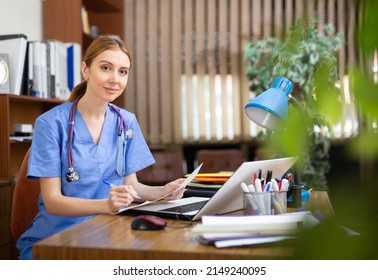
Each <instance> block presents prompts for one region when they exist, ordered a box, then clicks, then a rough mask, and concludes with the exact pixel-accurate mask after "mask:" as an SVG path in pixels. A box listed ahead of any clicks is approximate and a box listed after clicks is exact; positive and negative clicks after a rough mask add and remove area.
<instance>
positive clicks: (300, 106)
mask: <svg viewBox="0 0 378 280" xmlns="http://www.w3.org/2000/svg"><path fill="white" fill-rule="evenodd" d="M287 97H288V98H289V101H290V100H292V101H293V103H294V104H295V105H296V106H297V107H298V108H299V110H301V111H302V112H303V113H304V109H303V107H302V105H301V103H299V101H298V99H296V98H295V97H294V96H292V95H291V94H289V95H288V96H287Z"/></svg>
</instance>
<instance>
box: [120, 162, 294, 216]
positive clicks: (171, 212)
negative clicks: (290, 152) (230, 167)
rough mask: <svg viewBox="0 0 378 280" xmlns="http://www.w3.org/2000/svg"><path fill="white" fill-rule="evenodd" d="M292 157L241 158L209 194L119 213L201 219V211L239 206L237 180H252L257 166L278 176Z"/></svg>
mask: <svg viewBox="0 0 378 280" xmlns="http://www.w3.org/2000/svg"><path fill="white" fill-rule="evenodd" d="M296 160H297V158H294V157H289V158H279V159H270V160H260V161H249V162H244V163H242V164H241V165H240V167H239V168H238V169H237V170H236V171H235V172H234V173H233V174H232V175H231V177H230V178H229V179H228V180H227V181H226V182H225V183H224V184H223V186H222V187H221V188H220V189H219V190H218V191H217V192H216V193H215V194H214V195H213V196H212V197H211V198H209V197H187V198H181V199H178V200H171V201H166V200H162V201H158V202H154V203H151V204H147V205H142V206H138V207H135V208H131V209H129V210H127V211H123V212H122V213H132V214H138V215H155V216H159V217H164V218H174V219H177V218H179V219H183V220H192V221H195V220H199V219H201V217H202V216H204V215H217V214H224V213H229V212H233V211H237V210H241V209H243V191H242V189H241V187H240V183H241V182H245V183H247V184H249V183H250V182H252V180H253V176H254V174H258V172H259V170H260V169H261V171H262V173H261V174H262V176H263V178H265V177H264V176H266V173H267V171H268V170H272V171H273V175H272V178H281V176H282V175H283V174H284V173H285V172H286V171H288V170H289V169H290V167H291V166H292V165H293V164H294V163H295V161H296ZM197 172H198V170H197ZM192 175H193V173H192Z"/></svg>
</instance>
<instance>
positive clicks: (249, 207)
mask: <svg viewBox="0 0 378 280" xmlns="http://www.w3.org/2000/svg"><path fill="white" fill-rule="evenodd" d="M270 205H271V195H270V193H269V192H248V193H247V192H243V209H244V215H270Z"/></svg>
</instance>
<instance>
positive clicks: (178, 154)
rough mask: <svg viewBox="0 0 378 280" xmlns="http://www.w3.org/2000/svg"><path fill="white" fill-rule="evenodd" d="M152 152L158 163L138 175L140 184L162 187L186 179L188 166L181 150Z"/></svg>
mask: <svg viewBox="0 0 378 280" xmlns="http://www.w3.org/2000/svg"><path fill="white" fill-rule="evenodd" d="M151 152H152V155H153V156H154V158H155V161H156V163H155V164H153V165H151V166H149V167H146V168H145V169H142V170H141V171H139V172H138V173H137V176H138V180H139V182H141V183H143V184H147V185H152V186H158V185H159V186H161V185H165V184H166V183H168V182H171V181H174V180H176V179H178V178H183V177H184V174H185V172H186V166H185V161H184V156H183V153H182V151H181V150H152V151H151Z"/></svg>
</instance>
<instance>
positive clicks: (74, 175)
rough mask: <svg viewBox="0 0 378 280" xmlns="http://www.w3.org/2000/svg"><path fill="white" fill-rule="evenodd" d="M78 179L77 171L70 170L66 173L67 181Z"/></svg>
mask: <svg viewBox="0 0 378 280" xmlns="http://www.w3.org/2000/svg"><path fill="white" fill-rule="evenodd" d="M79 179H80V176H79V173H77V172H76V171H70V172H68V173H67V174H66V180H67V182H74V181H77V180H79Z"/></svg>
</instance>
